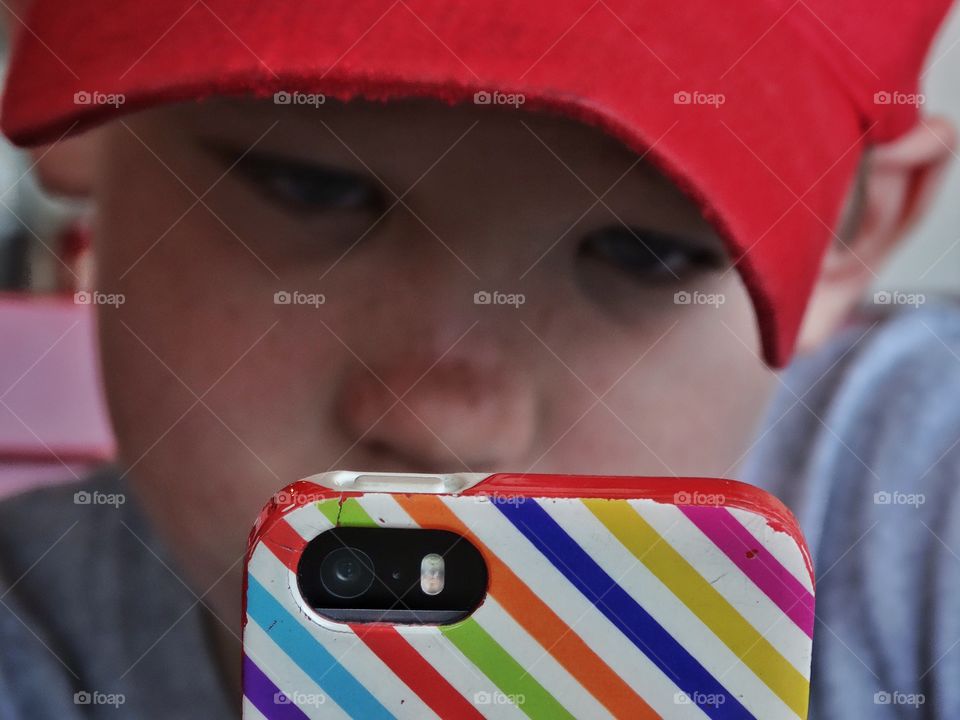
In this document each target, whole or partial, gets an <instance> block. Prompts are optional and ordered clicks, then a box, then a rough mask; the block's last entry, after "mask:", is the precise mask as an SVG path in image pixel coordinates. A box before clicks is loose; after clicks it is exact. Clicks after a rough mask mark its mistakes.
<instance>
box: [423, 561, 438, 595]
mask: <svg viewBox="0 0 960 720" xmlns="http://www.w3.org/2000/svg"><path fill="white" fill-rule="evenodd" d="M443 570H444V562H443V558H442V557H440V556H439V555H437V554H436V553H430V554H429V555H424V556H423V560H421V561H420V589H421V590H423V592H424V593H426V594H427V595H436V594H437V593H439V592H440V591H441V590H443Z"/></svg>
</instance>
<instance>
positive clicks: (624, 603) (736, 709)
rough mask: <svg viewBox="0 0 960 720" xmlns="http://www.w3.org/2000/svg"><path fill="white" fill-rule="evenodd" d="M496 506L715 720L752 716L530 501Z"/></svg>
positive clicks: (509, 501)
mask: <svg viewBox="0 0 960 720" xmlns="http://www.w3.org/2000/svg"><path fill="white" fill-rule="evenodd" d="M493 503H494V505H495V506H496V507H497V508H498V509H499V510H500V512H502V513H503V514H504V515H505V516H506V517H507V519H508V520H510V522H511V523H513V524H514V526H515V527H516V528H517V529H518V530H519V531H520V532H521V533H523V534H524V536H526V538H527V539H528V540H529V541H530V542H532V543H533V544H534V545H535V546H536V548H537V550H539V551H540V552H541V553H542V554H543V555H544V556H545V557H546V558H547V559H548V560H549V561H550V562H551V563H552V564H553V566H554V567H556V568H557V570H559V571H560V572H561V573H563V575H564V576H565V577H566V578H567V580H569V581H570V582H571V583H573V585H574V586H575V587H576V588H577V590H579V591H580V592H581V593H583V594H584V595H585V596H586V598H587V599H588V600H590V602H592V603H593V604H594V605H595V606H596V607H597V609H598V610H600V612H602V613H603V614H604V615H605V616H606V617H607V619H608V620H610V622H612V623H613V624H614V625H615V626H616V627H617V629H619V630H620V631H621V632H622V633H623V634H624V635H626V636H627V638H629V639H630V641H631V642H632V643H633V644H634V645H636V646H637V647H638V648H639V649H640V651H641V652H643V654H644V655H646V656H647V657H648V658H650V661H651V662H652V663H653V664H654V665H656V666H657V667H658V668H660V670H661V671H662V672H663V673H664V674H666V676H667V677H668V678H670V680H672V681H673V682H674V683H675V684H676V685H677V687H679V688H680V689H681V690H683V691H684V692H685V693H686V694H687V697H688V698H691V699H692V702H696V703H697V705H698V706H699V707H700V709H701V710H702V711H703V712H704V713H706V714H707V716H709V717H711V718H716V720H727V719H728V718H729V719H735V720H741V719H743V720H754V717H753V715H751V714H750V713H749V712H748V711H747V709H746V708H745V707H743V705H741V704H740V703H739V702H738V701H737V699H736V697H735V696H734V695H733V694H731V693H729V692H728V691H727V690H726V689H725V688H724V687H723V685H721V684H720V683H719V682H718V681H717V680H716V679H715V678H714V677H713V676H712V675H711V674H710V672H709V671H708V670H707V669H706V668H705V667H703V665H701V664H700V663H699V662H698V661H697V659H696V658H694V657H693V656H692V655H691V654H690V653H688V652H687V651H686V650H685V649H684V647H683V646H682V645H681V644H680V643H679V642H677V641H676V640H675V639H674V638H673V637H672V636H671V635H670V633H668V632H667V631H666V630H665V629H664V628H663V626H662V625H660V623H658V622H657V621H656V620H655V619H654V618H652V617H651V616H650V614H649V613H647V611H646V610H644V609H643V608H642V607H641V606H640V605H639V603H637V601H636V600H634V599H633V598H632V597H631V596H630V594H629V593H627V591H626V590H624V589H623V588H622V587H620V586H619V585H618V584H617V583H616V581H614V579H613V578H611V577H610V576H609V575H608V574H607V573H606V572H605V571H604V570H603V568H601V567H600V566H599V565H598V564H597V563H596V561H594V559H593V558H592V557H590V556H589V555H588V554H587V553H586V552H585V551H584V549H583V548H582V547H580V546H579V545H578V544H577V542H576V541H575V540H574V539H573V538H572V537H570V536H569V535H568V534H567V533H566V531H564V529H563V528H562V527H560V525H558V524H557V522H556V521H555V520H554V519H553V518H552V517H550V515H548V514H547V512H546V510H544V509H543V508H542V507H540V505H538V504H537V503H536V502H535V501H533V500H527V499H525V498H524V499H522V500H521V501H520V502H517V500H516V499H514V498H510V499H506V500H499V499H493Z"/></svg>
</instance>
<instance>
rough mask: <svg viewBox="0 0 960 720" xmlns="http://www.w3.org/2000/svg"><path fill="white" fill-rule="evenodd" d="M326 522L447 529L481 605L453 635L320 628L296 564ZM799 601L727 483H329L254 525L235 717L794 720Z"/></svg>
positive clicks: (801, 626)
mask: <svg viewBox="0 0 960 720" xmlns="http://www.w3.org/2000/svg"><path fill="white" fill-rule="evenodd" d="M337 526H340V527H347V526H371V527H372V526H379V527H389V528H416V527H419V528H434V529H444V530H450V531H453V532H455V533H458V534H460V535H463V536H464V537H466V538H467V539H468V540H469V541H470V542H472V543H473V544H474V545H475V546H476V547H477V548H478V549H479V550H480V553H481V554H482V556H483V558H484V561H485V562H486V564H487V569H488V588H487V595H486V598H485V600H484V601H483V602H482V603H481V604H480V606H479V607H478V608H477V609H476V610H475V611H474V612H473V613H472V614H471V615H470V616H469V617H467V618H466V619H463V620H460V621H458V622H456V623H454V624H451V625H440V626H437V625H392V624H387V623H362V624H354V623H349V624H347V623H338V622H333V621H331V620H329V619H328V618H324V617H322V616H320V615H319V614H318V613H317V612H315V611H314V610H313V609H312V608H311V607H308V606H307V604H306V603H305V601H304V599H303V598H302V596H301V595H300V592H299V589H298V583H297V577H296V569H297V564H298V560H299V558H300V554H301V553H302V552H303V549H304V547H305V545H306V544H307V542H308V541H310V540H312V539H313V538H315V537H316V536H317V535H319V534H320V533H323V532H325V531H327V530H329V529H331V528H334V527H337ZM813 597H814V588H813V576H812V571H811V565H810V559H809V555H808V553H807V549H806V546H805V544H804V542H803V538H802V536H801V534H800V531H799V529H798V527H797V525H796V522H795V520H794V519H793V517H792V515H790V513H789V512H788V511H787V510H786V508H784V507H783V506H782V505H781V504H780V503H779V501H777V500H776V499H774V498H773V497H771V496H769V495H767V494H765V493H763V492H762V491H760V490H758V489H756V488H752V487H750V486H747V485H743V484H741V483H736V482H732V481H726V480H702V479H677V478H628V477H604V476H565V475H520V474H516V475H514V474H494V475H487V474H477V473H458V474H450V475H429V476H428V475H401V474H391V473H360V472H352V471H342V472H333V473H325V474H323V475H318V476H315V477H313V478H309V479H307V480H304V481H300V482H297V483H294V484H293V485H291V486H289V487H288V488H287V489H286V490H284V491H282V492H280V493H278V494H277V496H275V497H274V499H273V500H272V501H271V502H270V504H269V505H268V506H267V507H266V508H265V509H264V511H263V512H262V513H261V515H260V518H259V519H258V522H257V524H256V526H255V527H254V529H253V531H252V533H251V536H250V543H249V548H248V552H247V565H246V573H245V582H244V631H243V646H244V659H243V691H244V698H243V717H244V718H245V719H246V720H254V719H256V720H263V719H264V718H266V719H268V720H275V719H276V720H280V719H282V720H293V719H296V720H302V719H303V718H358V719H360V720H387V719H389V718H411V719H415V720H423V719H424V718H437V717H440V718H532V719H533V720H561V719H563V718H586V719H589V720H598V719H600V718H630V719H631V720H644V719H646V718H680V719H686V718H690V719H693V718H704V717H708V718H758V719H759V720H779V719H780V718H794V719H795V718H805V717H806V713H807V699H808V691H809V673H810V658H811V643H812V635H813V619H814V615H813V613H814V604H813V602H814V600H813Z"/></svg>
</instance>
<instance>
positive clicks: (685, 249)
mask: <svg viewBox="0 0 960 720" xmlns="http://www.w3.org/2000/svg"><path fill="white" fill-rule="evenodd" d="M577 253H578V255H579V256H580V257H584V258H590V259H593V260H598V261H601V262H605V263H607V264H609V265H610V266H612V267H613V268H614V269H616V270H617V271H619V272H622V273H625V274H627V275H629V276H631V277H633V278H636V279H637V280H645V281H651V280H652V281H664V282H668V281H670V280H676V279H679V278H683V277H684V276H685V275H690V274H692V273H696V272H702V271H705V270H716V269H719V268H721V267H722V266H723V258H722V257H720V256H719V255H718V254H717V253H716V252H715V251H714V250H711V249H707V248H702V247H696V246H694V245H692V244H691V243H690V241H689V240H687V239H684V238H679V237H677V236H674V235H670V234H667V233H663V232H660V231H656V230H641V229H630V228H626V227H623V226H622V225H617V226H613V225H610V226H607V227H604V228H601V229H599V230H595V231H593V232H591V233H589V234H588V235H587V236H586V237H584V238H583V240H582V241H581V243H580V247H579V248H578V250H577Z"/></svg>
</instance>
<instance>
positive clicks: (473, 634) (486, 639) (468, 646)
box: [340, 495, 573, 720]
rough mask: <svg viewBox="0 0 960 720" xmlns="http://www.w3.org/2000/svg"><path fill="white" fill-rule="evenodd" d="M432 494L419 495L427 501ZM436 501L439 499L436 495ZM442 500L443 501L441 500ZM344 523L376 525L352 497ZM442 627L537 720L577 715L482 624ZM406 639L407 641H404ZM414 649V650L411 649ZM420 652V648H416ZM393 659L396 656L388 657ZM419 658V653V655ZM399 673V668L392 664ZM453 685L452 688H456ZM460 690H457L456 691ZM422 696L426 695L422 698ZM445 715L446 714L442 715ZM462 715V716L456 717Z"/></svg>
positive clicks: (343, 510)
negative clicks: (559, 700) (530, 672)
mask: <svg viewBox="0 0 960 720" xmlns="http://www.w3.org/2000/svg"><path fill="white" fill-rule="evenodd" d="M425 499H429V497H428V496H425V495H424V496H417V500H418V501H420V502H423V501H424V500H425ZM433 499H434V500H436V498H433ZM437 502H439V500H437ZM340 523H341V525H345V526H353V527H376V522H375V521H374V520H373V518H371V517H370V515H369V514H368V513H367V511H366V510H364V509H363V506H362V505H361V504H360V503H359V502H357V501H356V500H354V499H353V498H348V499H347V500H345V501H344V502H343V505H342V508H341V509H340ZM439 630H440V632H441V633H443V635H445V636H446V637H447V638H448V639H449V640H450V641H451V642H452V643H453V644H454V645H455V646H456V647H457V649H459V650H460V652H462V653H463V654H464V655H465V656H466V657H467V659H469V660H470V662H472V663H473V664H474V665H476V666H477V668H478V669H479V670H480V672H482V673H483V674H484V675H486V676H487V677H488V678H489V679H490V680H491V681H492V682H493V684H494V685H496V686H497V688H499V689H500V691H501V692H502V693H503V694H504V695H506V696H507V697H522V698H523V703H522V705H519V707H520V709H521V710H522V711H523V712H524V713H525V714H526V715H527V716H528V717H530V718H532V719H533V720H552V718H558V720H562V719H563V718H571V719H572V718H573V716H572V715H571V714H570V713H569V712H567V710H565V709H564V707H563V705H561V704H560V703H559V702H557V700H556V698H554V697H553V696H552V695H551V694H550V693H549V692H548V691H547V690H545V689H544V687H543V686H542V685H541V684H540V683H539V682H537V681H536V680H535V679H534V678H533V676H532V675H530V674H529V673H527V672H526V671H525V670H524V668H523V667H522V666H521V665H520V664H519V663H518V662H517V661H516V660H514V659H513V658H512V657H511V656H510V654H509V653H508V652H507V651H506V650H504V649H503V647H502V646H501V645H500V643H498V642H497V641H496V640H494V639H493V637H492V636H491V635H490V633H488V632H487V631H486V630H484V629H483V628H482V627H481V626H480V624H479V623H478V622H477V621H476V620H474V619H472V618H468V619H467V620H464V621H462V622H459V623H456V624H454V625H441V626H440V627H439ZM404 642H405V641H404ZM411 651H413V649H412V648H411ZM413 652H416V651H413ZM388 657H390V659H396V658H395V657H392V656H388ZM418 657H419V655H418ZM391 667H392V668H393V669H394V672H396V673H397V674H398V675H399V672H398V667H397V666H395V665H391ZM444 682H446V681H444ZM452 689H453V688H451V690H452ZM454 692H456V691H454ZM421 699H422V698H421ZM441 717H445V716H441ZM455 717H459V716H455Z"/></svg>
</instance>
